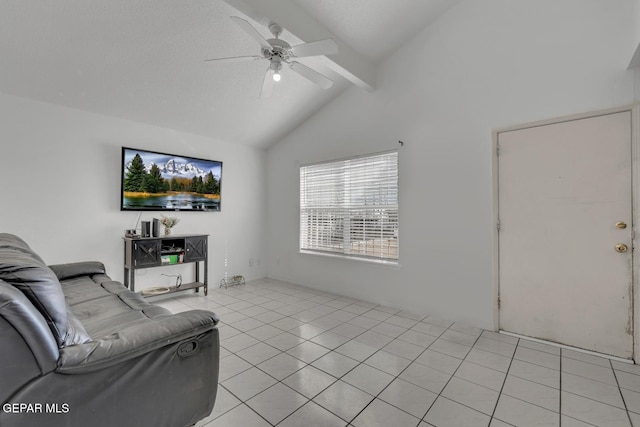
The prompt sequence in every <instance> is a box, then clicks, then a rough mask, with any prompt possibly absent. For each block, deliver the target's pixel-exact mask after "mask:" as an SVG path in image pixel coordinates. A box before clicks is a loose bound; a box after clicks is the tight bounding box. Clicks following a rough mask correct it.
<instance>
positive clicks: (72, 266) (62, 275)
mask: <svg viewBox="0 0 640 427" xmlns="http://www.w3.org/2000/svg"><path fill="white" fill-rule="evenodd" d="M48 267H49V268H50V269H51V270H53V272H54V274H55V275H56V276H57V277H58V280H64V279H70V278H72V277H77V276H87V275H91V274H106V270H105V268H104V264H102V263H101V262H99V261H84V262H72V263H68V264H54V265H50V266H48Z"/></svg>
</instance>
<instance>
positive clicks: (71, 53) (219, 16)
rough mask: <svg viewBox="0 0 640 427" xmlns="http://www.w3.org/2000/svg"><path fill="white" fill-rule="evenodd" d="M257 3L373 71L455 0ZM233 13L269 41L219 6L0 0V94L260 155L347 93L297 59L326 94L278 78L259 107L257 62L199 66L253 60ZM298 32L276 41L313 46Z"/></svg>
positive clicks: (153, 0) (198, 1)
mask: <svg viewBox="0 0 640 427" xmlns="http://www.w3.org/2000/svg"><path fill="white" fill-rule="evenodd" d="M261 1H263V2H264V3H262V4H265V3H266V4H269V3H270V2H275V3H277V4H278V5H280V6H282V5H285V6H286V5H287V4H293V6H296V7H297V8H296V10H298V9H299V10H301V11H303V12H297V13H298V14H299V15H300V19H301V20H302V18H303V17H302V14H303V13H308V14H309V15H311V16H312V17H313V18H314V19H315V20H316V21H318V23H319V24H320V25H321V26H324V27H325V28H326V29H327V30H328V31H330V32H331V33H333V34H335V36H336V38H339V39H342V41H343V42H344V43H346V44H347V45H348V46H349V47H351V48H353V51H355V52H357V53H359V54H361V55H363V57H364V58H366V59H367V60H369V61H371V63H372V64H375V63H378V62H379V61H381V60H382V59H384V58H385V57H386V56H387V55H389V54H390V53H392V52H393V50H394V49H395V48H397V47H398V46H400V45H402V44H403V43H404V42H405V41H406V40H407V39H408V38H409V37H411V36H412V35H414V34H416V33H417V32H419V31H420V30H421V29H422V28H424V27H425V26H426V25H428V24H429V23H430V22H432V21H433V20H434V19H436V18H437V16H438V15H439V14H440V13H442V12H443V11H444V10H445V9H446V7H449V6H451V5H452V4H454V3H456V2H457V1H458V0H455V1H452V0H429V1H428V0H394V1H388V0H350V1H344V0H261ZM291 2H293V3H291ZM230 3H233V2H230ZM293 6H292V7H293ZM232 15H235V16H241V17H243V18H244V19H247V20H249V21H250V22H251V23H252V24H253V25H254V26H255V27H256V28H257V29H258V30H259V31H260V32H261V33H262V35H263V36H265V38H270V37H271V35H270V33H269V31H268V30H267V29H266V28H265V27H264V26H263V25H262V24H264V23H265V22H268V21H269V17H268V16H267V17H264V19H256V17H255V16H253V17H248V16H245V15H243V14H242V13H240V12H239V11H238V10H236V9H234V8H233V7H231V6H229V4H227V3H225V2H223V1H222V0H189V1H175V0H108V1H105V0H57V1H55V2H53V1H47V0H29V1H25V0H2V1H0V58H1V60H0V92H4V93H7V94H12V95H16V96H21V97H25V98H30V99H34V100H38V101H44V102H48V103H54V104H59V105H63V106H68V107H71V108H76V109H80V110H86V111H90V112H94V113H99V114H104V115H109V116H114V117H119V118H124V119H128V120H132V121H136V122H142V123H148V124H153V125H158V126H163V127H167V128H171V129H175V130H179V131H184V132H188V133H193V134H198V135H203V136H207V137H211V138H215V139H220V140H225V141H228V142H233V143H241V144H246V145H251V146H255V147H262V148H265V147H268V146H269V145H270V144H272V143H274V142H275V141H277V140H279V139H280V138H282V137H283V136H284V135H286V134H287V133H288V132H290V131H291V130H292V129H294V128H295V127H296V126H298V125H299V124H300V123H301V122H302V121H304V120H305V119H306V118H307V117H309V116H310V115H312V114H313V113H314V112H315V111H317V110H318V109H319V108H321V107H322V106H323V105H325V104H326V103H327V102H329V101H330V100H331V99H333V98H334V97H336V96H337V95H338V94H339V93H341V92H342V91H343V90H344V89H345V88H346V87H348V86H349V85H350V84H352V83H351V82H350V81H349V80H348V79H345V78H344V77H343V76H342V75H341V74H340V73H338V72H336V71H335V70H336V67H334V63H333V62H332V61H331V60H330V59H328V58H326V57H316V58H308V59H301V60H300V62H303V63H305V64H307V65H310V66H312V67H315V68H316V69H317V70H319V71H321V72H322V73H324V74H326V75H327V76H329V77H331V78H332V79H334V81H335V84H334V86H333V87H332V88H331V89H329V90H323V89H321V88H319V87H317V86H316V85H314V84H313V83H311V82H309V81H308V80H306V79H304V78H302V77H301V76H299V75H297V74H295V73H293V72H291V70H284V72H283V73H282V74H283V78H282V81H281V82H280V83H278V84H277V85H276V87H275V89H274V92H273V95H272V96H271V97H270V98H267V99H259V98H258V94H259V92H260V87H261V84H262V78H263V76H264V73H265V70H266V69H267V67H268V63H267V62H266V61H251V62H238V63H213V62H205V61H204V60H205V59H207V58H217V57H225V56H236V55H254V54H259V46H258V44H257V43H256V42H255V41H254V40H253V39H251V38H250V37H249V36H248V35H247V34H246V33H245V32H243V31H242V30H241V29H240V28H239V27H238V26H237V25H236V24H235V23H233V22H232V21H231V20H230V19H229V16H232ZM290 19H295V15H294V16H293V17H292V18H290ZM290 22H293V21H290ZM399 22H401V23H402V25H397V23H399ZM298 35H299V34H296V35H295V36H294V35H293V34H291V33H289V32H288V31H285V32H284V33H283V34H282V35H281V38H282V39H284V40H287V41H289V42H290V43H291V44H296V43H300V42H302V41H305V42H307V41H312V40H301V39H300V38H298V37H297V36H298ZM354 55H355V54H354Z"/></svg>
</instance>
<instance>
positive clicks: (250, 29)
mask: <svg viewBox="0 0 640 427" xmlns="http://www.w3.org/2000/svg"><path fill="white" fill-rule="evenodd" d="M229 18H231V19H233V22H235V23H236V24H238V25H239V26H240V28H242V29H243V30H244V31H245V33H247V34H249V35H250V36H251V37H253V38H254V39H255V40H256V41H257V42H258V43H260V46H262V47H264V48H267V49H271V45H270V44H269V42H268V41H267V40H266V39H265V38H264V37H262V35H261V34H260V33H259V32H258V30H256V29H255V28H253V26H252V25H251V24H249V22H248V21H245V20H244V19H242V18H238V17H237V16H230V17H229Z"/></svg>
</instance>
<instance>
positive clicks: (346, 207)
mask: <svg viewBox="0 0 640 427" xmlns="http://www.w3.org/2000/svg"><path fill="white" fill-rule="evenodd" d="M300 250H301V251H310V252H321V253H331V254H335V255H344V256H348V257H358V258H369V259H376V260H384V261H390V262H396V263H397V261H398V153H397V151H393V152H387V153H381V154H375V155H370V156H363V157H355V158H350V159H343V160H338V161H332V162H327V163H318V164H312V165H307V166H302V167H301V168H300Z"/></svg>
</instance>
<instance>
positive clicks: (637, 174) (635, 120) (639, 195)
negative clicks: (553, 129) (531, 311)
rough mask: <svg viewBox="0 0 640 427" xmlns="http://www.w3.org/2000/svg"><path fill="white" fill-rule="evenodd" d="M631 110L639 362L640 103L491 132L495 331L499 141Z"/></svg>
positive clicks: (637, 353) (496, 317)
mask: <svg viewBox="0 0 640 427" xmlns="http://www.w3.org/2000/svg"><path fill="white" fill-rule="evenodd" d="M625 111H629V112H631V208H632V214H631V217H632V222H633V226H632V228H631V230H632V235H631V243H632V247H633V248H634V250H633V253H632V258H631V259H632V263H633V268H632V269H631V281H632V286H631V289H632V293H633V297H632V298H631V301H630V303H631V311H632V314H631V315H632V319H633V321H632V324H633V361H634V362H635V363H640V360H639V359H640V316H639V315H638V310H639V309H640V291H639V290H638V286H639V278H640V274H639V272H638V268H640V247H638V243H637V240H638V232H639V230H640V224H639V222H640V221H639V218H640V215H639V207H640V206H639V199H640V161H639V157H638V156H639V155H640V130H639V127H640V103H637V102H636V103H634V104H630V105H625V106H622V107H616V108H609V109H606V110H598V111H592V112H587V113H580V114H573V115H568V116H562V117H555V118H550V119H545V120H540V121H535V122H530V123H523V124H518V125H513V126H508V127H502V128H497V129H494V130H493V131H492V145H491V150H492V155H491V163H492V164H491V175H492V180H493V183H492V185H493V187H492V193H493V215H492V219H493V224H492V228H493V232H492V240H493V255H492V260H493V265H492V277H493V281H492V282H493V284H492V287H493V295H492V297H493V329H494V331H496V332H498V331H499V330H500V309H499V301H500V238H499V232H498V223H499V212H500V210H499V208H500V203H499V202H500V200H499V196H500V193H499V172H500V171H499V162H498V156H499V154H498V138H499V136H500V134H501V133H503V132H508V131H514V130H522V129H528V128H532V127H538V126H545V125H550V124H556V123H562V122H568V121H573V120H580V119H588V118H592V117H597V116H602V115H607V114H614V113H621V112H625Z"/></svg>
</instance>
